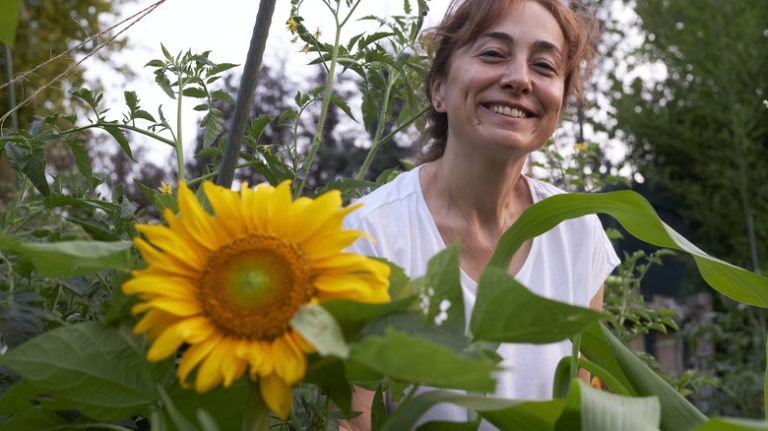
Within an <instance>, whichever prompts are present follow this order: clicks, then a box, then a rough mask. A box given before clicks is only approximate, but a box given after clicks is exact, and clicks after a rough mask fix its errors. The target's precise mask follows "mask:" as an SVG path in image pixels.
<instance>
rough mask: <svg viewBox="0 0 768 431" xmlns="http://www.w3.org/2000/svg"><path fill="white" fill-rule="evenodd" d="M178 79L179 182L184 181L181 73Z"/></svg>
mask: <svg viewBox="0 0 768 431" xmlns="http://www.w3.org/2000/svg"><path fill="white" fill-rule="evenodd" d="M178 79H179V95H178V101H177V104H176V164H177V165H178V169H179V175H178V178H177V180H178V181H179V182H182V181H184V178H185V175H184V144H183V142H182V141H181V99H183V98H184V96H183V94H184V79H182V72H181V71H179V73H178Z"/></svg>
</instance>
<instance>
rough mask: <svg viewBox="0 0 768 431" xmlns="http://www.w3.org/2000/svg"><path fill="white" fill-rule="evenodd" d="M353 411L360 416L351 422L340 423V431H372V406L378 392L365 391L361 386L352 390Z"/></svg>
mask: <svg viewBox="0 0 768 431" xmlns="http://www.w3.org/2000/svg"><path fill="white" fill-rule="evenodd" d="M352 390H353V392H352V411H353V412H360V414H359V415H358V416H357V417H355V418H353V419H350V420H348V421H347V420H342V421H339V431H370V430H371V404H373V397H374V396H375V395H376V392H373V391H369V390H367V389H363V388H361V387H360V386H355V387H353V388H352Z"/></svg>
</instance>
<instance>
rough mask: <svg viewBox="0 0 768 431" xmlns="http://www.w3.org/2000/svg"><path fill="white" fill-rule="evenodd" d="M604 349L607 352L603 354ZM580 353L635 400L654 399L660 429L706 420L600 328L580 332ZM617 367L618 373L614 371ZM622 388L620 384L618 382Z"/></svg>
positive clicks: (685, 427) (692, 425)
mask: <svg viewBox="0 0 768 431" xmlns="http://www.w3.org/2000/svg"><path fill="white" fill-rule="evenodd" d="M605 345H608V346H609V347H610V349H611V352H610V353H608V354H606V352H604V350H605ZM581 352H582V353H584V355H585V356H586V357H587V359H589V360H590V361H592V362H595V363H597V364H598V365H600V366H601V367H603V368H605V369H606V370H608V371H609V372H611V374H612V375H613V376H614V377H617V379H618V380H625V381H626V382H627V383H626V384H625V387H627V388H632V389H633V390H634V391H635V392H636V393H637V395H639V396H651V395H655V396H657V397H658V398H659V402H660V404H661V427H662V429H669V430H678V429H679V430H690V429H694V428H695V427H696V426H698V425H700V424H702V423H704V422H705V421H706V420H707V417H706V416H704V415H703V414H702V413H701V412H700V411H699V410H697V409H696V407H694V406H693V405H692V404H691V403H690V402H689V401H688V400H687V399H685V397H683V396H682V395H680V394H679V393H678V392H677V390H676V389H675V388H674V387H672V386H671V385H670V384H669V383H667V382H666V381H664V379H662V378H661V377H660V376H659V375H658V374H656V372H654V371H653V370H652V369H651V368H649V367H648V366H647V365H646V364H645V363H644V362H643V361H642V360H641V359H640V358H638V357H637V355H635V354H634V353H633V352H632V351H631V350H629V349H628V348H627V347H626V346H624V344H623V343H622V342H621V341H620V340H619V339H617V338H616V337H615V336H614V335H613V334H611V332H610V331H608V330H607V329H606V328H605V327H603V326H602V325H595V326H592V327H591V328H589V329H588V330H587V331H585V332H584V334H583V336H582V340H581ZM617 367H618V370H616V368H617ZM622 384H624V382H623V381H622Z"/></svg>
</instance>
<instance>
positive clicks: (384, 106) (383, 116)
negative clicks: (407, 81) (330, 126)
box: [355, 70, 397, 180]
mask: <svg viewBox="0 0 768 431" xmlns="http://www.w3.org/2000/svg"><path fill="white" fill-rule="evenodd" d="M396 73H397V71H395V70H390V71H389V79H387V87H386V88H385V89H384V96H383V97H382V99H381V110H380V111H379V117H378V121H377V123H378V124H376V133H375V134H374V135H373V144H371V149H370V150H369V151H368V154H367V155H366V156H365V161H364V162H363V165H362V166H360V171H359V172H358V173H357V176H356V177H355V179H357V180H362V179H363V178H365V174H366V173H368V167H369V166H370V165H371V162H373V156H375V155H376V153H377V152H378V151H379V148H380V147H381V145H382V144H383V142H382V141H381V134H382V133H384V124H385V123H386V122H387V111H389V96H390V94H391V93H392V86H393V85H394V83H395V81H396V80H397V77H396V76H397V75H396Z"/></svg>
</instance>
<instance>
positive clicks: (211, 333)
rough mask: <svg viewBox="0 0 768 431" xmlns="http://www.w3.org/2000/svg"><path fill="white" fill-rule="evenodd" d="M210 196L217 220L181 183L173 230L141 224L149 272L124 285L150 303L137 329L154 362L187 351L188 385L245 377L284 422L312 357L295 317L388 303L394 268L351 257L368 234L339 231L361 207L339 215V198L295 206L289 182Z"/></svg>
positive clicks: (182, 366) (142, 308)
mask: <svg viewBox="0 0 768 431" xmlns="http://www.w3.org/2000/svg"><path fill="white" fill-rule="evenodd" d="M203 191H204V192H205V195H206V197H207V198H208V201H209V202H210V204H211V207H212V208H213V212H214V214H215V215H211V214H209V213H208V212H206V211H205V210H204V209H203V208H202V207H201V205H200V203H199V202H198V200H197V198H195V195H194V194H193V193H192V191H191V190H190V189H189V188H188V187H187V186H186V184H184V183H180V184H179V188H178V207H179V213H178V214H174V213H173V212H172V211H170V210H169V209H166V210H165V213H164V217H165V220H166V221H167V223H168V226H167V227H166V226H162V225H138V226H137V229H138V231H139V232H141V233H142V234H143V235H144V236H145V237H146V239H147V240H148V242H147V241H145V240H143V239H141V238H136V239H135V240H134V242H135V244H136V247H137V248H138V249H139V251H140V252H141V254H142V255H143V256H144V259H145V260H146V261H147V263H148V267H147V268H146V269H142V270H137V271H134V272H133V278H132V279H130V280H129V281H127V282H126V283H125V284H124V285H123V291H124V292H125V293H126V294H129V295H137V296H138V297H139V298H140V299H141V300H142V301H143V302H140V303H139V304H137V305H136V306H135V307H134V308H133V310H132V311H133V313H134V314H139V313H144V315H143V316H142V318H141V320H140V321H139V322H138V323H137V324H136V327H135V328H134V332H135V333H137V334H140V333H146V334H147V336H148V337H149V339H150V340H152V345H151V347H150V349H149V352H148V353H147V359H148V360H150V361H159V360H162V359H164V358H166V357H168V356H170V355H172V354H174V353H175V352H176V351H177V350H178V349H179V347H181V345H182V344H184V343H187V344H188V345H189V348H188V349H187V350H186V351H185V352H184V354H183V356H182V358H181V361H180V363H179V366H178V370H177V374H178V377H179V380H180V381H181V383H182V384H183V385H185V386H187V385H190V386H193V387H194V388H195V389H196V390H197V391H198V392H200V393H203V392H206V391H208V390H210V389H211V388H213V387H215V386H217V385H219V384H223V385H224V386H225V387H226V386H229V385H231V384H232V382H234V381H235V380H237V379H238V378H240V377H241V376H242V375H243V374H244V373H245V372H246V371H247V372H248V375H249V377H250V378H251V379H252V380H258V382H259V388H260V392H261V394H262V397H263V398H264V401H265V402H266V404H267V406H268V407H269V408H270V410H272V411H273V412H274V413H275V414H277V415H278V416H280V417H281V418H286V417H287V416H288V414H289V413H290V409H291V387H292V386H293V385H295V384H296V383H298V382H300V381H301V380H302V378H303V377H304V373H305V371H306V365H307V359H306V355H307V354H308V353H312V352H314V351H315V350H314V347H313V346H312V345H311V344H309V343H308V342H307V341H306V340H304V339H303V338H302V337H301V335H299V333H297V332H296V331H294V330H293V329H292V328H291V324H290V321H291V318H292V317H293V316H294V314H295V313H296V311H297V310H298V309H299V308H300V307H301V306H302V305H304V304H316V303H319V302H321V301H323V300H326V299H349V300H354V301H359V302H369V303H382V302H388V301H389V293H388V291H387V289H388V277H389V267H388V266H387V265H385V264H383V263H381V262H378V261H375V260H372V259H369V258H367V257H365V256H360V255H357V254H352V253H344V252H343V250H344V249H345V248H346V247H348V246H349V245H350V244H352V243H353V242H354V241H355V240H357V239H358V238H360V237H361V236H364V234H363V233H362V232H358V231H352V230H342V220H343V218H344V217H345V216H346V215H347V214H348V213H349V212H351V211H352V210H354V209H355V208H356V207H357V206H349V207H346V208H342V207H341V196H340V194H339V192H338V191H331V192H328V193H325V194H323V195H322V196H319V197H318V198H316V199H314V200H313V199H309V198H306V197H302V198H299V199H297V200H296V201H292V200H291V192H290V182H288V181H286V182H283V183H282V184H280V185H279V186H277V187H272V186H269V185H260V186H258V187H257V188H256V189H249V188H248V187H247V185H246V186H243V188H242V189H241V190H240V193H239V194H238V193H237V192H234V191H231V190H229V189H225V188H222V187H219V186H216V185H214V184H213V183H210V182H206V183H204V184H203ZM194 369H196V375H195V376H194V379H193V381H190V382H188V381H187V378H188V377H189V375H190V373H191V372H192V371H193V370H194Z"/></svg>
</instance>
